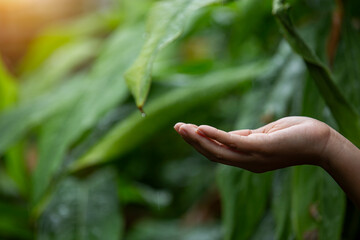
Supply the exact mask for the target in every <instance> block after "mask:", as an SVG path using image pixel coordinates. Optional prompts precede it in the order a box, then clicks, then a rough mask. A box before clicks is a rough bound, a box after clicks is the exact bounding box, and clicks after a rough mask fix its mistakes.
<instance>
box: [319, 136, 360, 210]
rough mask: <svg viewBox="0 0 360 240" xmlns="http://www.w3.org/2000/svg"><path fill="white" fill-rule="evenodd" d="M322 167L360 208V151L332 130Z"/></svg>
mask: <svg viewBox="0 0 360 240" xmlns="http://www.w3.org/2000/svg"><path fill="white" fill-rule="evenodd" d="M324 152H326V153H324V155H325V158H324V161H323V164H322V167H323V168H324V169H325V170H326V171H327V172H328V173H329V174H330V175H331V176H332V177H333V178H334V179H335V180H336V182H337V183H338V184H339V185H340V186H341V188H342V189H343V190H344V191H345V192H346V194H347V195H348V196H349V197H350V199H352V201H353V202H354V203H355V204H356V205H357V206H358V207H359V208H360V150H359V149H358V148H357V147H356V146H355V145H353V144H352V143H351V142H350V141H349V140H347V139H346V138H345V137H343V136H342V135H341V134H339V133H337V132H336V131H335V130H332V133H331V137H330V138H329V142H328V144H327V147H326V149H324Z"/></svg>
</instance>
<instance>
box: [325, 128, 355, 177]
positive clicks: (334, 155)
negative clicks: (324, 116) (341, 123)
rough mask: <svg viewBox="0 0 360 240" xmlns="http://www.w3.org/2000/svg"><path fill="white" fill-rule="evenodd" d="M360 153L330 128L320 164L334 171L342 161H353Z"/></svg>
mask: <svg viewBox="0 0 360 240" xmlns="http://www.w3.org/2000/svg"><path fill="white" fill-rule="evenodd" d="M359 154H360V150H359V149H358V148H357V147H356V146H355V145H354V144H352V143H351V142H350V141H349V140H348V139H346V138H345V137H344V136H342V135H341V134H340V133H339V132H337V131H336V130H334V129H332V128H330V134H329V138H328V139H327V143H326V144H325V146H324V148H323V150H322V152H321V155H320V166H321V167H322V168H323V169H325V170H326V171H327V172H332V171H334V170H336V168H338V166H339V165H341V164H342V163H341V162H348V161H352V160H354V159H355V158H357V157H358V156H359Z"/></svg>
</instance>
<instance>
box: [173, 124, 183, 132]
mask: <svg viewBox="0 0 360 240" xmlns="http://www.w3.org/2000/svg"><path fill="white" fill-rule="evenodd" d="M183 124H184V123H182V122H178V123H176V124H175V125H174V129H175V130H176V131H177V132H179V128H180V127H181V125H183Z"/></svg>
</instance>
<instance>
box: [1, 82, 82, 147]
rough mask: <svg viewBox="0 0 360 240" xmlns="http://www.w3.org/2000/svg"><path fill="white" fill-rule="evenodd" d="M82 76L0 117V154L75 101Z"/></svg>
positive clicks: (79, 89)
mask: <svg viewBox="0 0 360 240" xmlns="http://www.w3.org/2000/svg"><path fill="white" fill-rule="evenodd" d="M83 80H84V79H83V76H82V75H79V76H75V77H74V79H73V80H71V81H69V82H68V83H67V84H64V85H63V86H61V87H59V88H58V89H56V90H55V91H54V92H49V93H46V94H44V95H41V96H39V97H37V98H35V99H33V100H31V101H29V102H24V103H22V104H20V105H19V106H17V107H16V108H13V109H9V110H8V111H6V112H4V113H3V114H2V115H0V132H1V135H0V153H4V152H5V150H7V149H8V148H9V147H11V146H12V145H13V144H14V143H15V142H16V141H18V140H19V139H20V138H21V137H23V136H24V134H25V133H26V132H27V131H28V130H29V129H31V128H33V127H35V126H37V125H38V124H40V123H41V122H43V121H44V120H46V119H48V118H49V117H50V116H52V115H53V114H54V113H57V112H59V111H61V109H64V107H66V106H68V105H69V104H71V103H73V102H74V101H76V99H77V98H78V93H79V92H81V91H82V89H83V88H84V83H83V82H82V81H83Z"/></svg>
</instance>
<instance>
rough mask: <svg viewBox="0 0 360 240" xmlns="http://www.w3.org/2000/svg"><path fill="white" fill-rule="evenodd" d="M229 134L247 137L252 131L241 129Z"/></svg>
mask: <svg viewBox="0 0 360 240" xmlns="http://www.w3.org/2000/svg"><path fill="white" fill-rule="evenodd" d="M229 133H230V134H237V135H240V136H249V135H250V134H251V133H252V130H250V129H242V130H235V131H231V132H229Z"/></svg>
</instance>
